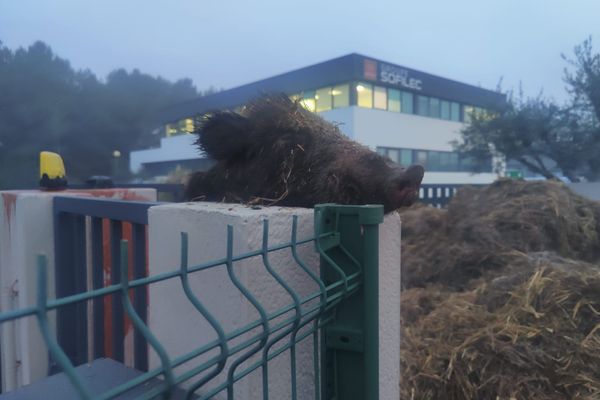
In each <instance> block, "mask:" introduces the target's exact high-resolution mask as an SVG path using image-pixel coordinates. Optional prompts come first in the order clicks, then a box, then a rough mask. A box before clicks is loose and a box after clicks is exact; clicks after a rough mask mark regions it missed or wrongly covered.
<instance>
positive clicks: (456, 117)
mask: <svg viewBox="0 0 600 400" xmlns="http://www.w3.org/2000/svg"><path fill="white" fill-rule="evenodd" d="M450 119H451V120H452V121H460V104H458V103H456V102H454V101H453V102H452V103H450Z"/></svg>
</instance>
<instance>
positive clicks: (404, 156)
mask: <svg viewBox="0 0 600 400" xmlns="http://www.w3.org/2000/svg"><path fill="white" fill-rule="evenodd" d="M412 163H413V152H412V150H409V149H402V150H400V164H402V165H410V164H412Z"/></svg>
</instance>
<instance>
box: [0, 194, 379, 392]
mask: <svg viewBox="0 0 600 400" xmlns="http://www.w3.org/2000/svg"><path fill="white" fill-rule="evenodd" d="M105 202H107V200H97V199H81V198H77V199H71V198H56V199H55V206H54V207H55V208H54V210H55V215H56V233H57V238H59V239H58V241H57V244H56V250H57V253H56V254H57V258H56V273H57V276H56V280H57V299H55V300H49V299H48V297H47V292H46V290H47V283H48V282H47V279H48V277H47V260H46V258H45V257H44V256H39V258H38V266H37V274H38V281H37V304H36V305H35V306H31V307H27V308H24V309H20V310H16V311H11V312H6V313H2V314H0V323H4V322H7V321H12V320H15V319H18V318H24V317H27V316H33V317H35V318H36V319H37V321H38V325H39V328H40V332H41V334H42V336H43V339H44V342H45V343H46V345H47V347H48V350H49V352H50V354H51V356H52V359H53V360H54V362H55V363H56V364H57V366H58V367H60V369H61V370H62V371H63V372H64V373H65V374H66V375H67V376H68V378H69V380H70V382H71V383H72V384H73V386H74V387H75V388H76V391H77V393H78V394H79V396H80V397H81V398H83V399H91V398H94V399H112V398H115V397H117V396H119V395H121V394H124V393H127V392H128V391H129V390H131V389H134V388H140V387H142V386H143V385H144V384H145V383H147V382H149V381H150V380H152V379H154V378H156V377H162V378H163V380H162V381H161V383H160V384H159V385H152V386H149V387H150V389H149V390H148V391H146V392H145V393H144V394H143V395H142V396H141V397H139V398H141V399H150V398H155V397H157V396H166V397H167V398H168V397H169V395H170V394H171V393H173V392H174V390H175V389H176V388H179V389H181V388H182V387H183V388H184V389H185V391H186V398H194V395H195V393H196V392H197V391H198V390H199V389H202V398H204V399H210V398H214V397H215V396H216V395H218V394H220V393H226V394H227V399H229V400H232V399H234V398H235V382H237V381H239V380H240V379H242V378H244V377H246V376H247V375H248V374H250V373H251V372H252V371H255V370H258V369H260V370H261V372H262V385H263V399H265V400H266V399H268V398H269V388H268V385H269V379H268V375H269V372H268V369H269V361H270V360H272V359H273V358H275V357H277V356H279V355H280V354H282V353H283V352H285V351H289V354H290V371H291V372H290V380H291V386H290V387H291V389H290V390H291V393H290V398H291V399H294V400H295V399H296V398H297V383H296V379H297V376H296V375H297V371H296V345H297V344H298V343H299V342H301V341H303V340H305V339H306V338H308V337H312V339H313V340H312V341H313V366H312V368H313V373H314V377H315V381H314V398H315V399H326V400H329V399H336V400H344V399H355V398H361V399H369V400H377V399H378V398H379V394H378V391H379V388H378V376H379V374H378V365H379V363H378V357H379V348H378V331H379V329H378V315H379V313H378V270H377V269H378V225H379V224H380V223H381V222H382V220H383V208H382V207H381V206H335V205H320V206H317V207H316V208H315V233H314V235H313V236H312V237H309V238H304V239H299V238H298V237H297V231H298V220H297V218H296V217H294V218H293V222H292V226H291V235H290V240H289V241H287V242H284V243H278V244H274V245H273V244H270V243H269V242H268V237H269V221H268V220H264V223H263V240H262V246H261V248H259V249H256V250H254V251H251V252H247V253H244V254H234V253H233V248H234V240H235V238H234V231H233V226H231V225H228V226H227V232H226V241H227V246H226V254H225V255H224V257H223V258H220V259H216V260H212V261H210V262H206V263H203V264H199V265H189V263H188V237H187V234H186V233H181V241H180V246H181V248H180V251H181V256H180V260H179V268H177V269H175V270H172V271H169V272H166V273H162V274H158V275H154V276H147V275H146V274H145V271H146V270H145V268H142V265H143V264H144V263H145V249H146V246H145V243H146V241H145V234H144V225H145V224H146V223H147V209H148V207H150V206H152V205H153V203H139V204H136V203H134V202H114V201H109V202H111V203H114V208H113V209H111V210H110V211H109V209H108V208H107V207H106V203H105ZM124 203H127V204H124ZM144 207H146V209H145V212H142V210H143V208H144ZM107 218H109V219H110V220H111V221H112V222H109V223H108V226H109V228H110V252H109V253H106V252H100V251H99V247H98V246H99V243H100V238H101V237H102V234H101V232H102V230H101V228H102V227H103V226H106V222H103V221H105V220H106V219H107ZM103 219H104V220H103ZM123 221H127V222H128V223H131V224H132V237H131V240H126V239H122V237H123V230H122V225H123ZM103 224H104V225H103ZM120 226H121V228H120ZM86 237H91V243H92V245H91V251H90V248H89V247H87V248H86V244H85V238H86ZM104 242H105V243H106V241H104ZM94 243H95V244H94ZM308 244H314V246H315V248H316V250H317V251H318V253H319V255H320V259H321V269H320V270H321V275H320V276H317V275H316V274H315V273H313V272H312V270H311V269H310V268H309V267H308V266H307V264H306V262H305V261H304V260H302V258H301V257H300V256H299V253H298V247H299V246H301V245H308ZM85 249H87V250H85ZM281 250H288V251H289V252H290V253H291V256H292V259H293V264H295V265H291V266H290V267H291V268H299V269H301V270H303V271H304V272H305V273H306V274H308V276H309V277H310V278H311V279H312V280H314V282H315V283H316V284H317V286H318V288H319V289H318V290H316V291H314V292H312V293H310V294H308V295H304V296H302V295H300V293H298V292H296V291H295V290H294V289H293V288H292V286H291V285H290V284H289V282H286V280H285V279H283V278H282V277H281V276H280V275H279V274H278V273H277V272H276V271H275V270H274V269H273V268H272V267H271V265H270V261H269V255H270V254H271V253H272V252H275V251H281ZM132 252H133V262H132V258H131V257H130V256H131V253H132ZM90 253H91V265H90V262H87V264H86V261H90V260H89V258H90V257H87V258H86V254H87V255H88V256H89V254H90ZM103 256H109V258H110V264H111V270H110V272H111V274H110V277H111V279H110V282H107V281H102V280H101V279H100V276H99V273H98V272H97V269H98V268H99V269H101V270H104V266H105V263H104V260H103V258H104V257H103ZM253 257H259V258H261V259H262V263H263V265H264V267H265V270H266V271H267V272H268V274H269V275H270V276H272V277H273V278H274V279H275V281H276V282H277V284H278V285H280V286H281V287H282V288H283V289H284V290H285V291H286V292H287V293H288V294H289V295H290V297H291V299H292V302H291V303H289V304H287V305H286V306H284V307H281V308H279V309H277V310H276V311H271V312H267V310H266V308H265V307H264V305H263V304H261V302H260V301H259V300H258V299H257V298H256V297H254V296H253V295H252V293H251V292H250V291H249V290H248V288H247V287H246V286H245V285H244V283H243V282H242V281H241V280H240V278H239V277H238V276H237V275H236V273H235V270H234V268H233V265H234V263H236V262H238V261H241V260H246V259H249V258H253ZM175 262H176V261H175V260H174V263H175ZM85 265H89V266H91V268H88V267H85V268H84V267H83V266H85ZM219 267H220V268H224V269H225V270H226V272H227V275H228V277H229V279H230V281H231V283H233V285H234V286H235V288H236V289H237V290H239V292H240V294H241V295H242V296H243V297H244V298H245V299H247V300H248V301H249V302H250V303H251V304H252V306H253V307H254V308H255V309H256V311H257V312H258V315H259V318H258V319H256V320H254V321H252V322H250V323H247V324H245V325H244V326H242V327H240V328H237V329H234V330H231V331H226V330H225V329H224V328H223V326H221V325H220V323H219V321H218V320H217V318H215V316H214V313H213V312H211V310H209V309H208V308H207V307H206V306H205V305H204V304H203V302H202V301H201V300H200V299H199V298H198V297H197V296H196V295H195V294H194V293H193V291H192V290H191V288H190V283H189V276H190V275H191V274H196V273H201V272H202V271H206V270H209V269H213V268H219ZM90 271H91V274H92V282H93V285H92V288H91V289H90V288H88V287H87V285H86V282H88V283H89V281H88V280H87V276H86V274H87V273H89V272H90ZM168 280H176V281H178V282H179V285H180V288H181V290H182V291H183V293H185V296H186V297H187V299H188V300H189V301H190V303H191V304H192V305H193V306H194V308H195V309H196V310H197V312H198V313H199V314H200V315H202V316H203V317H204V319H205V320H206V321H207V322H208V323H209V324H210V325H211V326H212V327H213V329H214V331H215V333H216V336H217V338H216V339H214V340H212V341H210V342H209V343H204V344H201V345H200V344H199V345H198V347H196V348H194V349H191V350H190V351H189V352H187V353H185V354H182V355H179V356H177V357H171V356H170V355H169V354H167V352H166V350H165V348H164V346H163V344H162V343H161V342H160V341H159V340H158V339H157V338H156V337H155V335H154V334H153V332H152V331H151V330H150V329H149V327H148V325H147V322H146V320H145V316H146V314H145V312H146V305H147V303H146V302H147V298H146V297H145V293H146V290H147V289H148V287H149V286H150V285H153V284H156V283H158V282H163V281H168ZM59 281H60V283H59ZM132 291H133V299H132V296H131V292H132ZM107 298H110V299H111V301H112V303H111V306H110V311H111V312H112V315H111V319H112V333H111V334H112V340H113V343H112V344H113V346H112V354H111V356H112V357H114V358H116V359H120V358H121V357H122V349H121V343H116V342H119V341H118V340H116V339H117V338H119V337H120V335H121V334H122V326H120V325H119V324H120V323H119V322H118V321H123V319H124V317H125V316H126V317H127V319H128V320H129V321H130V323H131V324H132V326H133V327H134V328H135V332H136V341H135V343H136V345H135V355H136V367H138V368H139V369H142V370H144V366H146V365H147V358H146V359H144V358H143V357H144V356H143V355H142V354H143V353H144V351H142V350H141V349H142V347H145V345H146V343H147V344H148V345H149V346H150V347H151V348H152V349H153V350H154V351H155V352H156V353H157V354H158V358H159V359H160V365H159V366H157V367H155V368H152V369H150V370H147V371H146V372H144V373H142V374H140V375H139V376H137V377H136V378H134V379H131V380H129V381H127V382H126V383H123V384H121V385H118V386H116V387H112V388H110V389H108V390H106V391H104V392H103V393H96V392H92V391H91V390H90V388H89V387H87V386H86V384H85V383H84V381H83V380H82V379H81V377H80V376H79V374H78V372H77V371H76V369H75V367H74V366H75V365H77V364H78V363H81V362H85V360H88V359H89V358H90V354H91V353H93V354H92V355H91V358H92V359H95V358H97V357H98V356H102V352H103V350H106V349H103V346H102V344H101V343H102V342H104V340H101V338H102V337H103V335H104V334H106V332H104V331H103V328H99V327H98V325H100V320H101V319H104V317H102V318H101V316H104V315H105V314H104V313H106V312H107V311H108V310H107V309H104V308H103V304H104V301H103V300H104V299H107ZM315 301H317V302H316V304H315ZM87 304H91V305H92V309H93V312H92V313H86V310H88V308H87ZM51 310H57V311H58V326H57V338H58V340H56V339H55V337H54V334H53V332H52V329H51V328H50V325H49V322H48V312H49V311H51ZM290 314H291V315H290ZM286 315H287V317H286ZM90 319H91V322H92V324H91V326H92V327H93V328H92V330H91V331H88V330H87V328H86V327H87V326H88V325H87V324H88V323H89V322H90ZM305 327H309V329H303V328H305ZM257 329H258V330H259V333H257V334H251V333H252V332H254V331H256V330H257ZM90 335H92V336H93V340H91V341H90V340H89V339H90ZM97 335H99V336H97ZM67 338H69V339H67ZM90 342H91V343H92V345H91V350H93V351H92V352H91V353H90V348H89V347H86V344H88V343H90ZM138 349H139V350H140V353H138ZM211 354H212V356H210V358H209V359H208V360H206V361H205V362H203V363H202V364H200V365H197V366H195V367H194V368H191V369H188V370H186V371H185V372H182V373H176V368H177V367H178V366H181V365H182V364H184V363H186V362H188V361H190V360H192V359H198V357H201V356H205V357H206V356H209V355H211ZM256 355H259V356H258V360H256V361H255V358H253V357H254V356H256ZM145 357H147V355H146V356H145ZM248 362H251V363H250V364H248ZM217 376H220V377H223V381H222V382H220V381H219V380H215V379H214V378H215V377H217ZM182 384H184V385H182ZM48 395H49V396H50V397H51V394H48Z"/></svg>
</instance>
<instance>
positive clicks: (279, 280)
mask: <svg viewBox="0 0 600 400" xmlns="http://www.w3.org/2000/svg"><path fill="white" fill-rule="evenodd" d="M262 245H263V246H262V247H263V253H262V259H263V264H264V266H265V269H266V270H267V272H269V274H271V276H273V278H275V280H276V281H277V283H279V284H280V285H281V286H282V287H283V288H284V289H285V291H286V292H288V294H289V295H290V296H291V297H292V300H293V301H294V309H295V311H296V314H295V317H294V321H293V324H292V326H291V327H290V329H286V330H284V331H283V332H280V333H279V334H278V335H277V336H275V337H274V338H272V339H271V340H269V341H268V342H267V343H266V345H265V347H264V348H263V357H262V374H263V400H268V399H269V373H268V363H267V356H268V354H269V350H270V349H271V347H273V345H274V344H275V343H277V342H278V341H280V340H281V339H283V338H284V337H286V336H287V335H288V334H290V333H291V332H292V331H293V330H294V329H296V327H297V326H298V325H299V324H300V319H301V318H302V310H301V308H300V298H299V297H298V294H296V292H295V291H294V290H293V289H292V288H291V287H290V286H289V285H288V284H287V283H286V282H285V280H283V278H282V277H281V276H280V275H279V274H277V273H276V272H275V270H274V269H273V267H272V266H271V262H270V261H269V256H268V254H269V252H268V251H267V249H268V248H269V220H267V219H265V220H263V241H262Z"/></svg>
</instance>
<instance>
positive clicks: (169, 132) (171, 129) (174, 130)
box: [165, 124, 177, 137]
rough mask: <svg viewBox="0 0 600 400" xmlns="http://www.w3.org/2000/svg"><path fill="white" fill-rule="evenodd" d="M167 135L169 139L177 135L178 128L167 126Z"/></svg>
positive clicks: (172, 125) (171, 125)
mask: <svg viewBox="0 0 600 400" xmlns="http://www.w3.org/2000/svg"><path fill="white" fill-rule="evenodd" d="M165 135H166V136H167V137H171V136H175V135H177V127H176V126H175V124H167V125H165Z"/></svg>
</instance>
